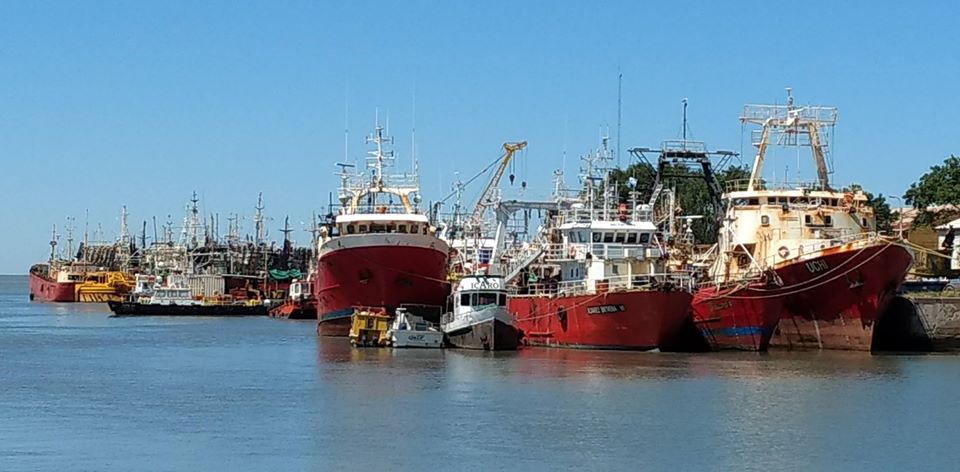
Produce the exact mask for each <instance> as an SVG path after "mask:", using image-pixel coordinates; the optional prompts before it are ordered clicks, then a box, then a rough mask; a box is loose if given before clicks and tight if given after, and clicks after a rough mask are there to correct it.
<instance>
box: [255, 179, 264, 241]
mask: <svg viewBox="0 0 960 472" xmlns="http://www.w3.org/2000/svg"><path fill="white" fill-rule="evenodd" d="M254 209H256V210H257V211H256V213H254V215H253V223H254V228H255V233H256V236H255V238H256V239H255V240H254V242H255V243H256V245H257V246H259V245H260V244H261V243H263V239H264V234H263V209H264V206H263V192H260V193H259V194H257V206H255V207H254Z"/></svg>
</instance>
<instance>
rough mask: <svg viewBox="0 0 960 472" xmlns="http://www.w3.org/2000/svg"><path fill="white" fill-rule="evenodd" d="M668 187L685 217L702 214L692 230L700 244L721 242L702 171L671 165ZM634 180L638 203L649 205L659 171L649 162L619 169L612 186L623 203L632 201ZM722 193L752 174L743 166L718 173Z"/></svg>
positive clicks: (680, 212)
mask: <svg viewBox="0 0 960 472" xmlns="http://www.w3.org/2000/svg"><path fill="white" fill-rule="evenodd" d="M664 174H665V176H664V179H663V181H664V188H675V189H676V205H677V207H678V211H679V214H680V215H682V216H690V215H700V216H702V217H703V218H701V219H697V220H694V221H693V223H692V228H691V229H692V230H693V233H694V237H695V238H696V240H697V242H699V243H704V244H712V243H714V242H716V240H717V230H718V229H719V225H718V223H717V220H718V219H719V217H720V216H721V215H717V214H716V212H715V210H714V207H713V202H711V200H710V192H709V191H708V189H707V184H706V182H704V180H703V171H702V170H701V169H691V168H689V167H687V166H684V165H674V164H670V165H668V166H667V167H666V169H665V171H664ZM630 177H633V178H635V179H637V185H636V190H637V194H638V195H637V201H638V202H647V201H649V199H650V195H651V193H652V192H653V183H654V181H655V180H656V169H654V168H653V166H651V165H649V164H647V163H645V162H640V163H635V164H631V165H630V166H629V167H627V168H626V169H615V170H613V171H611V173H610V181H611V183H613V184H615V185H616V186H617V190H618V193H619V197H620V201H622V202H629V201H630V188H629V187H628V186H627V185H626V182H628V181H629V179H630ZM716 177H717V180H718V182H719V183H720V189H721V191H722V190H723V189H724V188H725V185H726V183H727V182H730V181H733V180H742V179H747V178H749V177H750V172H749V170H747V169H746V168H745V167H742V166H730V167H727V168H725V169H723V170H722V171H720V172H717V173H716Z"/></svg>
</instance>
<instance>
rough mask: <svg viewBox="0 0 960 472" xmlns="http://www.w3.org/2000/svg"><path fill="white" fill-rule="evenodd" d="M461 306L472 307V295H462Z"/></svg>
mask: <svg viewBox="0 0 960 472" xmlns="http://www.w3.org/2000/svg"><path fill="white" fill-rule="evenodd" d="M460 306H470V294H469V293H462V294H460Z"/></svg>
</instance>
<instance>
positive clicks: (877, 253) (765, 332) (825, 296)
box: [693, 96, 913, 350]
mask: <svg viewBox="0 0 960 472" xmlns="http://www.w3.org/2000/svg"><path fill="white" fill-rule="evenodd" d="M836 116H837V110H836V108H833V107H822V106H795V105H794V104H793V98H792V96H788V99H787V104H786V105H747V106H746V107H744V113H743V116H742V117H741V121H743V122H744V123H752V124H757V125H760V126H761V130H759V131H757V132H755V133H753V137H754V138H753V140H752V141H753V144H754V145H755V146H756V148H757V154H756V157H755V159H754V164H753V169H752V173H751V177H750V179H749V180H748V181H745V182H729V183H728V185H727V189H726V193H725V194H724V196H723V197H724V200H726V201H727V202H728V207H727V213H726V217H725V219H724V222H723V225H722V227H721V230H720V234H719V238H718V240H719V243H718V245H717V247H716V250H717V253H716V260H715V261H714V264H713V266H712V268H711V271H710V280H709V282H708V283H706V284H704V286H703V287H702V288H701V289H700V290H699V291H698V293H697V294H696V297H695V299H694V304H693V309H694V321H695V322H696V323H697V324H698V326H699V327H700V329H701V332H703V333H704V336H705V337H706V338H707V340H708V341H709V342H710V343H711V344H712V345H713V346H714V347H715V348H718V349H721V348H736V349H747V350H766V349H767V347H768V346H778V347H788V348H814V349H844V350H870V348H871V343H872V337H873V329H874V325H875V323H876V321H877V318H878V316H879V313H881V312H882V310H883V309H884V307H885V306H886V305H887V304H888V302H889V301H890V300H891V299H892V297H893V295H894V294H895V292H896V290H897V287H898V286H899V285H900V283H901V282H902V281H903V278H904V277H905V275H906V273H907V270H908V269H909V267H910V265H911V264H912V262H913V255H912V253H911V252H910V251H909V250H908V249H907V248H906V247H905V246H903V245H900V244H898V243H897V242H896V241H894V240H892V239H890V238H887V237H885V236H883V235H880V234H879V233H877V231H876V220H875V217H874V211H873V208H871V207H870V205H869V202H868V198H867V196H866V194H864V193H863V191H861V190H859V189H857V188H849V189H843V190H837V189H834V188H833V187H831V185H830V183H829V178H828V177H829V173H828V171H827V164H826V162H827V159H826V156H827V154H828V152H829V148H828V146H827V142H828V141H829V133H830V131H831V130H832V127H833V125H834V124H835V122H836ZM773 145H781V146H792V147H797V146H809V147H810V148H811V150H812V154H813V158H814V159H813V160H814V164H815V166H816V171H817V177H818V179H817V181H816V182H814V183H787V182H784V183H776V182H772V181H767V180H764V179H762V178H761V171H762V168H763V162H764V158H765V155H766V151H767V150H768V148H769V147H771V146H773Z"/></svg>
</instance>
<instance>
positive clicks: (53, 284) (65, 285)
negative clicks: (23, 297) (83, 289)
mask: <svg viewBox="0 0 960 472" xmlns="http://www.w3.org/2000/svg"><path fill="white" fill-rule="evenodd" d="M76 285H77V284H76V282H57V281H54V280H50V279H47V278H44V277H41V276H40V275H37V274H34V273H30V299H31V300H35V301H40V302H75V301H77V300H76V293H75V287H76Z"/></svg>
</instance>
